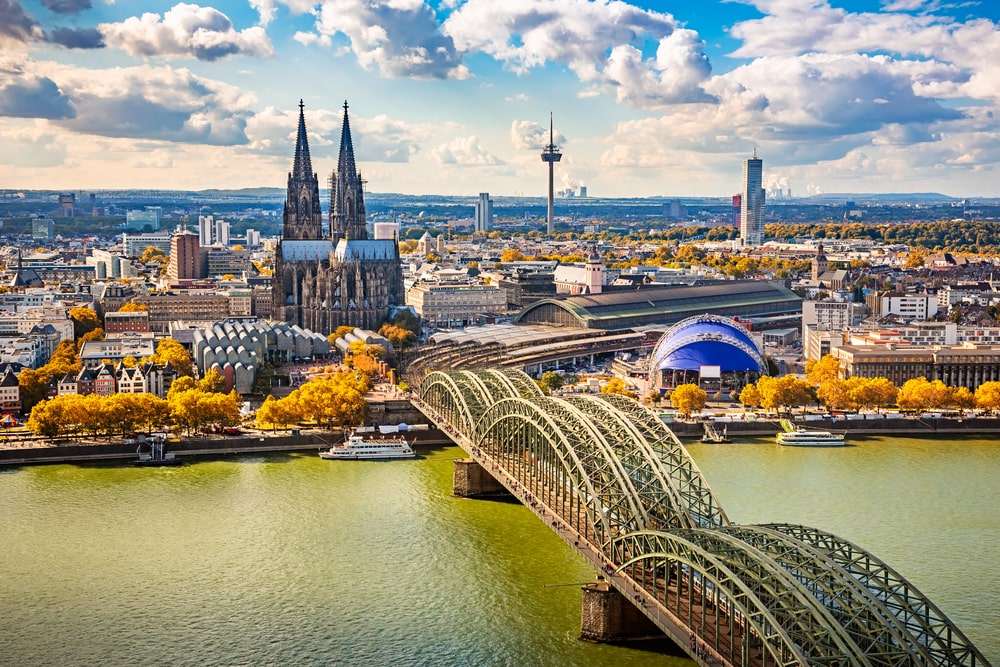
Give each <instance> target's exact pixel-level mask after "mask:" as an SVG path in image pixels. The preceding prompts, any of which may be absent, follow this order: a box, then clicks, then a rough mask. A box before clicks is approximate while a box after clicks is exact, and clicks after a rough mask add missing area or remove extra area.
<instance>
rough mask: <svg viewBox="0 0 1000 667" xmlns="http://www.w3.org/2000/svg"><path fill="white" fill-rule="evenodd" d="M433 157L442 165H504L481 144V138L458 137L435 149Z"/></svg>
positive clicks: (432, 152)
mask: <svg viewBox="0 0 1000 667" xmlns="http://www.w3.org/2000/svg"><path fill="white" fill-rule="evenodd" d="M431 156H432V157H433V158H434V159H435V160H437V161H438V162H440V163H441V164H455V165H461V166H466V167H490V166H496V165H500V164H503V163H504V162H503V160H501V159H500V158H499V157H497V156H496V155H494V154H493V153H490V152H489V151H488V150H486V149H485V148H483V147H482V146H481V145H480V143H479V137H477V136H475V135H473V136H471V137H456V138H454V139H452V140H451V141H449V142H448V143H447V144H442V145H440V146H437V147H435V148H434V149H433V150H432V151H431Z"/></svg>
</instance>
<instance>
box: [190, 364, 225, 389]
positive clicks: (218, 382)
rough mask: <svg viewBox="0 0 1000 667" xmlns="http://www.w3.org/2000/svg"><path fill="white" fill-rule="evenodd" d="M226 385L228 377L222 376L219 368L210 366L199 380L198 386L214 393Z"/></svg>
mask: <svg viewBox="0 0 1000 667" xmlns="http://www.w3.org/2000/svg"><path fill="white" fill-rule="evenodd" d="M225 385H226V378H224V377H222V373H220V372H219V369H217V368H214V367H213V368H209V369H208V370H207V371H205V375H204V376H203V377H202V378H201V379H200V380H198V383H197V385H196V386H197V387H198V389H201V390H202V391H205V392H209V393H214V392H219V391H222V388H223V387H224V386H225Z"/></svg>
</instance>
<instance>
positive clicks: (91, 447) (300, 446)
mask: <svg viewBox="0 0 1000 667" xmlns="http://www.w3.org/2000/svg"><path fill="white" fill-rule="evenodd" d="M296 431H297V433H296V434H294V435H293V434H292V431H290V430H286V431H251V432H248V433H244V434H241V435H238V436H206V437H200V438H181V439H180V440H179V441H177V442H168V443H167V451H168V452H171V453H172V454H174V455H175V456H177V457H178V458H188V457H193V456H230V455H234V454H246V453H253V452H294V451H309V452H316V451H318V450H320V449H326V448H328V447H330V446H331V445H333V444H335V443H337V442H340V441H341V440H343V434H342V433H341V432H339V431H327V430H322V429H296ZM407 437H408V439H409V441H410V444H411V445H412V446H414V447H417V448H418V449H419V448H421V447H431V446H442V445H450V444H452V442H451V440H450V439H449V438H448V437H447V436H446V435H445V434H444V433H442V432H441V431H439V430H437V429H429V430H426V431H419V432H413V433H409V434H407ZM145 451H148V448H146V449H145ZM138 457H139V454H138V451H137V449H136V445H135V444H132V443H126V442H124V441H123V440H120V439H119V440H116V441H110V442H108V441H94V440H61V441H54V442H53V441H37V442H33V441H31V440H29V439H22V440H19V441H12V440H11V441H6V442H0V466H8V465H30V464H40V463H82V462H87V461H115V460H122V461H127V460H136V459H138Z"/></svg>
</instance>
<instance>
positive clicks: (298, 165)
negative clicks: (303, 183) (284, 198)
mask: <svg viewBox="0 0 1000 667" xmlns="http://www.w3.org/2000/svg"><path fill="white" fill-rule="evenodd" d="M312 176H313V169H312V160H311V159H310V157H309V138H308V137H307V136H306V115H305V104H304V103H303V102H302V100H299V134H298V136H297V137H296V138H295V163H294V164H293V165H292V178H294V179H296V180H306V179H308V178H312Z"/></svg>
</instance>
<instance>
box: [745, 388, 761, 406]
mask: <svg viewBox="0 0 1000 667" xmlns="http://www.w3.org/2000/svg"><path fill="white" fill-rule="evenodd" d="M740 403H742V404H743V407H744V408H759V407H760V392H759V391H757V386H756V385H753V384H748V385H747V386H745V387H743V391H741V392H740Z"/></svg>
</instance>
